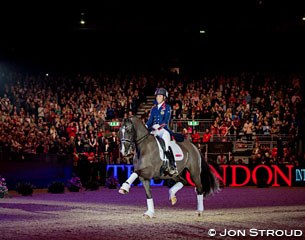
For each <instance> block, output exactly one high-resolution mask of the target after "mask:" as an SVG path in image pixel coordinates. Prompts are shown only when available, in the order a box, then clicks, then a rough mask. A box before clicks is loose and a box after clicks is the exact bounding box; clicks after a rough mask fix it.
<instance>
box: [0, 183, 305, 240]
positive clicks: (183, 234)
mask: <svg viewBox="0 0 305 240" xmlns="http://www.w3.org/2000/svg"><path fill="white" fill-rule="evenodd" d="M152 191H153V196H154V202H155V210H156V218H153V219H146V218H144V217H143V216H142V214H143V212H144V211H146V197H145V194H144V189H143V187H133V188H132V189H131V192H130V193H129V194H127V195H121V194H119V193H118V191H117V190H111V189H106V188H104V187H102V188H100V189H99V190H97V191H81V192H79V193H71V192H67V191H66V193H64V194H51V193H47V192H46V191H45V190H37V191H36V192H35V193H34V194H33V196H27V197H23V196H19V195H18V194H16V193H14V192H11V193H10V197H9V198H4V199H0V239H17V240H18V239H26V240H29V239H43V240H46V239H86V240H91V239H112V240H113V239H162V240H165V239H241V237H236V236H234V235H235V234H239V235H241V234H245V235H246V236H243V237H242V239H275V238H273V237H270V236H266V232H264V231H259V230H282V231H279V232H277V233H278V234H281V232H283V231H284V230H301V231H302V232H303V236H301V237H287V236H286V237H280V239H304V238H305V237H304V236H305V188H304V187H303V188H302V187H292V188H289V187H280V188H256V187H243V188H222V190H221V192H220V193H217V194H216V195H214V196H212V197H210V198H208V199H207V200H205V212H204V215H203V216H202V217H198V216H197V215H196V211H195V210H196V194H195V192H194V188H193V187H185V188H183V189H182V190H181V191H180V192H178V193H177V198H178V202H177V204H176V205H175V206H171V205H170V202H169V201H168V188H167V187H153V189H152ZM210 229H215V230H216V236H213V237H209V235H208V231H209V230H210ZM225 229H227V231H228V230H230V231H229V235H230V236H228V237H224V236H220V234H223V233H224V231H225ZM250 229H256V230H254V231H255V233H254V232H252V233H251V234H254V235H252V236H250ZM234 230H236V231H234ZM237 230H240V231H239V232H237ZM210 232H211V231H210ZM299 232H300V231H299ZM299 232H296V234H298V233H299ZM289 233H290V231H289ZM256 234H258V235H256ZM261 235H263V236H261ZM254 236H255V237H254ZM276 239H278V238H276Z"/></svg>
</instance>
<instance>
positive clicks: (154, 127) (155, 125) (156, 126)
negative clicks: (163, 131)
mask: <svg viewBox="0 0 305 240" xmlns="http://www.w3.org/2000/svg"><path fill="white" fill-rule="evenodd" d="M152 127H153V129H155V130H158V129H159V128H160V125H159V124H154V125H153V126H152Z"/></svg>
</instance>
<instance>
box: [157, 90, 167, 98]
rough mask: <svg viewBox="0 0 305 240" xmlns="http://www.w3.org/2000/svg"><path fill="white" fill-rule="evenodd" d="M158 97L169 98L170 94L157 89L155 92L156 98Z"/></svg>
mask: <svg viewBox="0 0 305 240" xmlns="http://www.w3.org/2000/svg"><path fill="white" fill-rule="evenodd" d="M157 95H163V96H164V97H166V98H168V92H167V91H166V89H164V88H157V90H156V91H155V96H157Z"/></svg>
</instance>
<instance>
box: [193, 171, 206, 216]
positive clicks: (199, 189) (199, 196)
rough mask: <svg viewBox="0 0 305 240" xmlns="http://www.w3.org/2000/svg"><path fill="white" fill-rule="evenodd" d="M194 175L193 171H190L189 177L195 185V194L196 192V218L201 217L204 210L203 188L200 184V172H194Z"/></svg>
mask: <svg viewBox="0 0 305 240" xmlns="http://www.w3.org/2000/svg"><path fill="white" fill-rule="evenodd" d="M195 172H196V173H193V171H190V174H191V177H192V180H193V182H194V183H195V186H196V192H197V213H198V216H201V215H202V212H203V210H204V206H203V187H202V183H201V178H200V172H199V171H198V172H197V171H195Z"/></svg>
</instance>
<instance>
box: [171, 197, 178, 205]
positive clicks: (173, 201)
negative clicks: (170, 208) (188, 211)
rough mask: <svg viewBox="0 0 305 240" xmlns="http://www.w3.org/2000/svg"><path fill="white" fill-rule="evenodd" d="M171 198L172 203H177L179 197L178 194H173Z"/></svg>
mask: <svg viewBox="0 0 305 240" xmlns="http://www.w3.org/2000/svg"><path fill="white" fill-rule="evenodd" d="M170 200H171V202H172V205H175V204H176V203H177V197H176V196H172V197H171V199H170Z"/></svg>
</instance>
